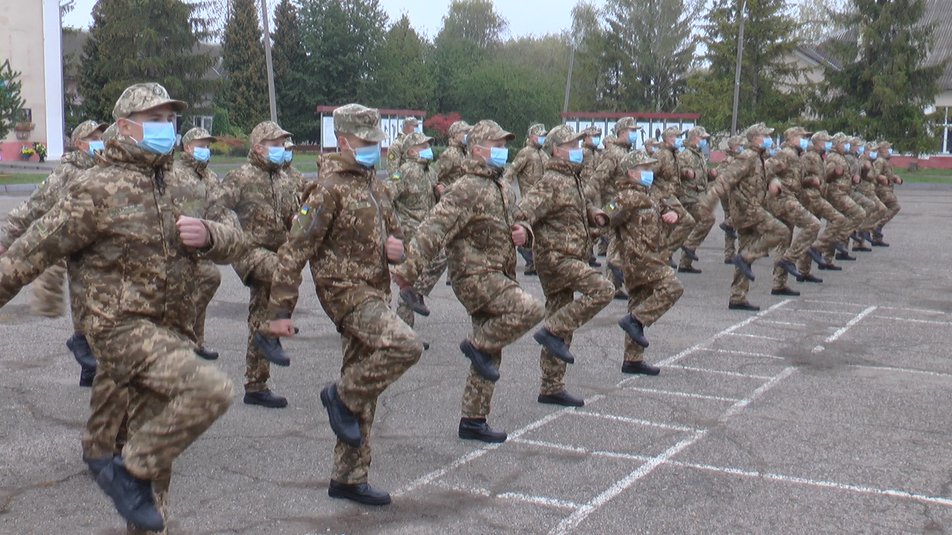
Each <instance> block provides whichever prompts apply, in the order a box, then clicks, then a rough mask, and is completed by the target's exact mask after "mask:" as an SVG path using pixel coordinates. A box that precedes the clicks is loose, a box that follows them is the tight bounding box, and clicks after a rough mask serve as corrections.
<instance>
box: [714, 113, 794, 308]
mask: <svg viewBox="0 0 952 535" xmlns="http://www.w3.org/2000/svg"><path fill="white" fill-rule="evenodd" d="M772 133H773V129H772V128H767V127H766V126H764V125H763V124H757V125H754V126H752V127H750V128H749V129H748V130H747V139H748V141H749V140H751V139H752V138H754V137H756V136H758V135H764V136H769V135H770V134H772ZM722 188H729V193H728V194H729V195H730V198H731V200H730V204H731V221H732V222H733V223H734V228H735V229H736V230H737V234H738V238H739V241H740V250H739V251H738V253H737V254H738V255H739V256H740V257H741V259H743V260H744V261H745V262H747V263H748V264H752V263H753V262H754V261H755V260H757V259H758V258H763V257H765V256H767V255H768V254H769V251H770V250H771V249H772V248H774V247H776V246H778V245H780V244H781V243H786V242H787V241H788V240H789V239H790V231H789V230H788V229H787V226H786V225H784V224H783V223H782V222H780V220H778V219H777V218H776V217H774V216H773V215H772V214H771V213H770V212H768V211H767V209H766V207H765V203H766V198H767V176H766V169H765V163H764V154H763V149H761V148H760V147H756V148H750V147H748V148H747V150H745V151H744V152H743V153H741V154H740V155H739V156H737V158H735V159H734V161H733V162H731V164H730V165H728V166H727V167H725V168H724V170H723V172H722V173H721V175H720V176H719V177H718V180H717V181H715V183H714V187H713V188H712V189H713V190H714V191H717V194H718V195H723V194H724V193H727V192H725V191H723V190H722ZM781 260H792V259H790V258H787V257H784V258H781ZM749 289H750V281H749V280H748V279H747V277H745V276H744V274H743V273H742V272H741V270H740V268H736V267H735V268H734V280H733V282H732V283H731V298H730V302H731V304H742V303H746V302H747V292H748V290H749Z"/></svg>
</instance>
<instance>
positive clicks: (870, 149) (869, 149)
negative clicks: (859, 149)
mask: <svg viewBox="0 0 952 535" xmlns="http://www.w3.org/2000/svg"><path fill="white" fill-rule="evenodd" d="M878 149H879V143H877V142H875V141H870V142H869V143H867V144H866V152H873V151H874V150H878Z"/></svg>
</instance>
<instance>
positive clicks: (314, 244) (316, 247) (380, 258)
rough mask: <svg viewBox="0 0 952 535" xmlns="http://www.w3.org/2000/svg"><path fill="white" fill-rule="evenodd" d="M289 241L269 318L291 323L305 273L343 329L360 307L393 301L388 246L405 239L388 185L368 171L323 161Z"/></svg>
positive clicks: (332, 158)
mask: <svg viewBox="0 0 952 535" xmlns="http://www.w3.org/2000/svg"><path fill="white" fill-rule="evenodd" d="M304 199H305V200H304V203H303V205H302V206H301V207H300V209H299V210H298V211H297V212H296V215H295V216H294V220H293V223H292V226H291V233H290V237H289V238H288V241H287V243H286V244H284V245H282V246H281V249H280V250H279V251H278V255H277V268H276V269H275V272H274V276H273V278H272V282H271V304H270V312H271V314H272V316H273V317H274V318H289V317H291V313H292V312H293V311H294V308H295V306H296V305H297V300H298V288H299V287H300V285H301V271H302V270H303V269H304V265H305V264H307V263H308V261H310V264H311V276H312V277H313V279H314V285H315V287H316V289H317V296H318V298H319V299H320V301H321V305H322V306H323V307H324V311H325V312H327V315H328V316H329V317H330V318H331V320H332V321H333V322H334V324H335V325H337V326H338V327H340V325H341V322H342V321H343V320H344V318H346V317H347V315H348V314H350V313H351V312H352V311H353V310H354V308H356V307H357V305H359V304H361V303H363V302H365V301H367V300H368V299H371V298H380V299H389V294H390V271H389V268H388V263H387V253H386V242H387V238H388V237H389V236H391V235H392V236H396V237H398V238H402V237H403V233H402V232H401V230H400V224H399V222H398V221H397V216H396V214H395V213H394V210H393V204H392V203H391V201H390V195H389V193H388V192H387V187H386V185H385V184H384V183H383V182H382V181H380V180H378V179H377V178H376V171H375V170H372V169H370V170H368V169H366V168H364V167H361V166H359V165H356V164H351V163H349V162H346V161H344V160H343V158H342V157H341V156H340V155H336V154H335V155H330V156H328V157H327V158H324V163H323V166H322V167H321V177H320V178H319V179H318V180H317V181H316V182H314V183H312V184H310V185H308V188H307V191H306V192H305V195H304Z"/></svg>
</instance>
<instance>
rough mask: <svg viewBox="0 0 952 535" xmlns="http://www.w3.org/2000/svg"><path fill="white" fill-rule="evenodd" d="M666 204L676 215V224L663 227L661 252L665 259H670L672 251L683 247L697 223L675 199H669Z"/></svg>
mask: <svg viewBox="0 0 952 535" xmlns="http://www.w3.org/2000/svg"><path fill="white" fill-rule="evenodd" d="M667 202H668V204H669V206H670V207H671V210H672V211H674V212H675V213H677V214H678V222H677V223H675V224H673V225H665V226H664V228H665V231H664V246H663V249H662V250H663V251H664V252H665V254H666V258H671V255H673V254H674V251H676V250H677V249H678V248H679V247H681V246H682V245H684V241H685V240H687V239H688V236H689V235H690V234H691V231H692V230H694V227H695V225H696V224H697V222H696V221H695V220H694V216H693V215H691V213H690V212H688V210H687V209H686V208H685V207H684V206H683V205H682V204H681V201H679V200H678V199H677V197H669V198H668V199H667Z"/></svg>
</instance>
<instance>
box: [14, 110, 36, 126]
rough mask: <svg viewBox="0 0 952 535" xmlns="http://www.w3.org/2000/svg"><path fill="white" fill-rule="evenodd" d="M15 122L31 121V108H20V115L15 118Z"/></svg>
mask: <svg viewBox="0 0 952 535" xmlns="http://www.w3.org/2000/svg"><path fill="white" fill-rule="evenodd" d="M17 122H21V123H32V122H33V109H32V108H21V109H20V116H19V118H18V119H17Z"/></svg>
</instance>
